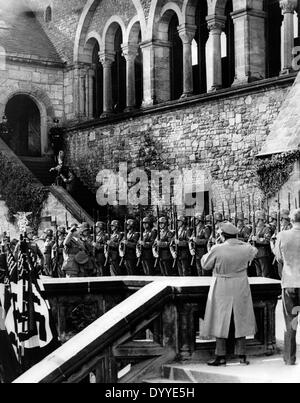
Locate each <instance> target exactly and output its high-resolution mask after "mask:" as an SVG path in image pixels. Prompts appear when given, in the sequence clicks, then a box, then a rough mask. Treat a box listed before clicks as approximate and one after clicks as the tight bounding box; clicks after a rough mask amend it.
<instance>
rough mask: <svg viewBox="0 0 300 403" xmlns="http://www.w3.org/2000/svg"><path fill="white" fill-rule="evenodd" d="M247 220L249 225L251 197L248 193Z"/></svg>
mask: <svg viewBox="0 0 300 403" xmlns="http://www.w3.org/2000/svg"><path fill="white" fill-rule="evenodd" d="M248 221H249V225H251V199H250V195H249V194H248Z"/></svg>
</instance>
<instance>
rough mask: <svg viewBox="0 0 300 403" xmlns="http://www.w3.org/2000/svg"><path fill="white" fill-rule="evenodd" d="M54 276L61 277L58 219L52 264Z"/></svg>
mask: <svg viewBox="0 0 300 403" xmlns="http://www.w3.org/2000/svg"><path fill="white" fill-rule="evenodd" d="M52 267H53V268H52V276H53V277H54V278H58V277H60V273H59V242H58V226H57V218H56V219H55V251H54V257H53V263H52Z"/></svg>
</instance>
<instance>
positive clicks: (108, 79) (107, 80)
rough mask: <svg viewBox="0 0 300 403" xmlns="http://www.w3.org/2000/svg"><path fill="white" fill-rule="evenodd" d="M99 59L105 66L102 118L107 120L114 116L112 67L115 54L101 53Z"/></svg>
mask: <svg viewBox="0 0 300 403" xmlns="http://www.w3.org/2000/svg"><path fill="white" fill-rule="evenodd" d="M99 57H100V62H101V63H102V66H103V113H102V115H101V117H102V118H107V117H109V116H111V115H112V114H113V94H112V72H111V66H112V64H113V62H114V61H115V54H114V53H107V52H99Z"/></svg>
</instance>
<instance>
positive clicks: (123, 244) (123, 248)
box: [119, 217, 127, 267]
mask: <svg viewBox="0 0 300 403" xmlns="http://www.w3.org/2000/svg"><path fill="white" fill-rule="evenodd" d="M126 241H127V217H125V221H124V238H123V240H122V241H121V242H120V248H119V252H120V257H121V262H120V267H122V266H123V264H124V260H125V256H126Z"/></svg>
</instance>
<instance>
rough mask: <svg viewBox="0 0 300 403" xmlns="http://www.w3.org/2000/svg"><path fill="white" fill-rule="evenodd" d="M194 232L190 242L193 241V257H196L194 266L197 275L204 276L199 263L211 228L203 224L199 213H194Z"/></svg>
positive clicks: (204, 252)
mask: <svg viewBox="0 0 300 403" xmlns="http://www.w3.org/2000/svg"><path fill="white" fill-rule="evenodd" d="M195 220H196V233H195V234H193V236H194V237H193V239H192V242H193V243H194V247H195V257H196V267H197V273H198V276H200V277H201V276H205V275H206V273H205V272H204V270H203V268H202V264H201V259H202V258H203V256H204V255H205V254H206V253H207V244H208V240H209V237H210V236H211V229H210V227H209V224H208V225H205V224H204V217H203V216H202V215H200V214H198V215H196V217H195Z"/></svg>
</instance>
